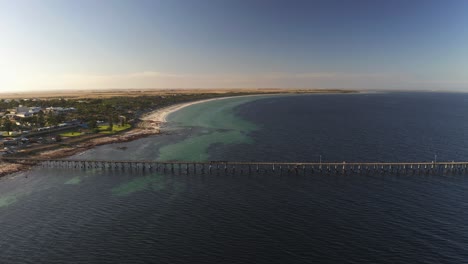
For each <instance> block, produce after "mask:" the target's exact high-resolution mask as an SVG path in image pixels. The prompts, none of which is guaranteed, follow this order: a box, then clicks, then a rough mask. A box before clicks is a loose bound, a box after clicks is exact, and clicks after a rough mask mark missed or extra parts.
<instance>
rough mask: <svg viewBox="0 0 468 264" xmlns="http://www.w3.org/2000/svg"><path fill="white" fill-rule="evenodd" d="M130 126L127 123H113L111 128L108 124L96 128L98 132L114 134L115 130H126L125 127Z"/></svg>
mask: <svg viewBox="0 0 468 264" xmlns="http://www.w3.org/2000/svg"><path fill="white" fill-rule="evenodd" d="M131 127H132V126H131V125H129V124H125V125H123V126H121V125H113V126H112V128H111V126H109V125H105V126H98V130H99V133H102V134H114V133H117V132H120V131H123V130H127V129H129V128H131ZM111 129H112V130H111Z"/></svg>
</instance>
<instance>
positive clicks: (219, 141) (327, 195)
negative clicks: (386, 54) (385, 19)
mask: <svg viewBox="0 0 468 264" xmlns="http://www.w3.org/2000/svg"><path fill="white" fill-rule="evenodd" d="M240 101H242V102H240ZM467 103H468V94H448V93H447V94H444V93H440V94H439V93H388V94H354V95H351V94H347V95H312V96H283V97H266V98H260V99H258V100H253V99H249V100H245V99H230V100H228V101H224V102H213V103H211V104H203V105H198V106H194V107H192V108H187V109H185V110H181V111H180V112H179V113H176V114H174V115H173V116H171V120H172V122H171V126H170V127H168V128H167V131H168V134H166V135H162V136H154V137H150V138H145V139H140V140H137V141H134V142H129V143H124V144H121V145H109V146H101V147H99V148H96V149H94V150H91V151H88V152H86V153H84V154H82V155H80V156H79V157H83V158H88V157H99V158H122V159H142V158H146V159H158V158H159V159H163V158H166V157H167V158H168V159H172V158H174V157H177V155H180V156H181V157H192V158H193V159H212V160H245V161H249V160H262V161H318V159H319V155H322V159H323V160H324V161H343V160H345V161H431V160H433V159H434V155H437V159H438V160H467V157H468V141H467V139H466V137H465V135H466V134H467V133H468V104H467ZM118 146H126V147H127V148H128V149H127V150H125V151H123V150H122V149H121V148H117V147H118ZM467 223H468V176H467V175H408V176H405V175H399V176H390V175H352V176H349V175H348V176H343V175H337V176H320V175H317V174H316V175H299V176H296V175H289V176H286V175H283V176H280V175H268V174H260V175H256V174H254V175H245V174H244V175H162V174H160V173H154V172H153V173H149V172H146V173H143V172H132V173H130V172H127V171H123V172H122V171H102V170H99V169H98V170H86V171H81V170H71V169H50V168H36V169H34V170H33V171H31V172H27V173H20V174H17V175H14V176H13V177H7V178H4V179H1V180H0V234H1V236H0V262H1V263H64V262H69V263H90V262H92V263H116V262H119V263H189V262H191V263H249V262H250V263H311V262H318V263H468V224H467Z"/></svg>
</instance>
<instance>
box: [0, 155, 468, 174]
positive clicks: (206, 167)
mask: <svg viewBox="0 0 468 264" xmlns="http://www.w3.org/2000/svg"><path fill="white" fill-rule="evenodd" d="M0 160H1V161H3V162H11V163H21V164H28V165H38V166H43V167H48V168H68V169H108V170H128V171H131V170H142V171H160V172H164V173H173V174H176V173H177V174H200V173H201V174H212V173H217V174H219V173H230V174H231V173H232V174H235V173H240V174H253V173H279V174H283V173H285V174H301V175H305V174H322V175H330V174H342V175H351V174H407V175H411V174H445V173H456V174H464V173H467V172H468V162H455V161H451V162H233V161H206V162H197V161H154V160H99V159H44V158H26V157H2V158H0Z"/></svg>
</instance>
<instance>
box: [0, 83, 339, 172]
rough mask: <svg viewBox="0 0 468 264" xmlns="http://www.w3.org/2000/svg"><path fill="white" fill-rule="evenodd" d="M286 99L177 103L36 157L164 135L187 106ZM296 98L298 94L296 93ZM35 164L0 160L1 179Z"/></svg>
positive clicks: (62, 155)
mask: <svg viewBox="0 0 468 264" xmlns="http://www.w3.org/2000/svg"><path fill="white" fill-rule="evenodd" d="M329 93H332V92H314V93H305V94H329ZM266 95H268V96H281V95H283V96H286V95H294V94H293V93H270V94H244V95H237V96H225V97H215V98H208V99H201V100H195V101H189V102H184V103H176V104H173V105H169V106H165V107H162V108H159V109H155V110H153V111H150V112H148V113H146V114H143V115H142V116H141V117H140V118H139V120H138V122H137V123H136V124H135V126H134V127H133V128H131V129H130V130H127V131H122V132H120V133H118V134H114V135H105V134H95V135H89V136H88V137H85V138H83V139H79V140H78V141H77V142H73V143H72V144H70V146H65V147H64V146H63V145H59V144H55V145H51V146H48V147H46V148H45V149H44V150H42V151H41V150H39V151H38V152H37V154H35V155H33V156H35V157H38V158H50V159H58V158H67V157H70V156H73V155H76V154H79V153H82V152H84V151H86V150H89V149H92V148H94V147H97V146H101V145H107V144H114V143H124V142H129V141H133V140H136V139H140V138H144V137H148V136H152V135H158V134H161V128H163V127H164V125H165V124H166V123H167V118H168V116H169V115H170V114H172V113H174V112H177V111H179V110H181V109H183V108H185V107H188V106H192V105H195V104H201V103H206V102H210V101H216V100H225V99H230V98H242V97H253V96H266ZM296 95H297V93H296ZM35 165H36V164H32V165H31V164H17V163H9V162H3V161H1V158H0V178H1V177H4V176H7V175H11V174H14V173H17V172H22V171H27V170H30V169H31V168H32V167H34V166H35Z"/></svg>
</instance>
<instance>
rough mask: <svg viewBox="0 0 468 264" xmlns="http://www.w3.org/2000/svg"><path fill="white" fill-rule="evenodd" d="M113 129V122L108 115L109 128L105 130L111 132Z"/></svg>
mask: <svg viewBox="0 0 468 264" xmlns="http://www.w3.org/2000/svg"><path fill="white" fill-rule="evenodd" d="M113 128H114V121H113V118H112V115H110V116H109V128H108V129H107V130H109V131H112V129H113Z"/></svg>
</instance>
